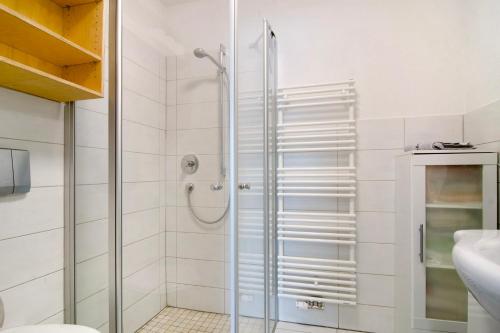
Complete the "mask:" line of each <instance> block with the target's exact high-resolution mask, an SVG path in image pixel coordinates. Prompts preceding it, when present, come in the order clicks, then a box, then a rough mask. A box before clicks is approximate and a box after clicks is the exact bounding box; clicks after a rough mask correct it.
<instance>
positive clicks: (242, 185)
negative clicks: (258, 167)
mask: <svg viewBox="0 0 500 333" xmlns="http://www.w3.org/2000/svg"><path fill="white" fill-rule="evenodd" d="M238 188H239V189H240V191H244V190H247V191H248V190H250V189H251V186H250V184H247V183H241V184H239V185H238Z"/></svg>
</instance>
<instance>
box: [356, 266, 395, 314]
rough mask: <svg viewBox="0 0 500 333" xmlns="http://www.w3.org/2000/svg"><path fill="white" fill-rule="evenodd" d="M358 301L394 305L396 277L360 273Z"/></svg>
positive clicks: (366, 303) (365, 303)
mask: <svg viewBox="0 0 500 333" xmlns="http://www.w3.org/2000/svg"><path fill="white" fill-rule="evenodd" d="M357 277H358V303H360V304H364V305H379V306H387V307H394V277H393V276H387V275H373V274H358V275H357Z"/></svg>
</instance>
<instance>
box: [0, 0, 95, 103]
mask: <svg viewBox="0 0 500 333" xmlns="http://www.w3.org/2000/svg"><path fill="white" fill-rule="evenodd" d="M103 26H104V13H103V1H102V0H29V1H24V0H22V1H19V0H0V86H3V87H6V88H10V89H14V90H18V91H22V92H25V93H28V94H32V95H35V96H39V97H43V98H47V99H50V100H54V101H59V102H67V101H77V100H82V99H92V98H100V97H102V95H103V72H102V70H103V65H102V61H103V59H102V55H103Z"/></svg>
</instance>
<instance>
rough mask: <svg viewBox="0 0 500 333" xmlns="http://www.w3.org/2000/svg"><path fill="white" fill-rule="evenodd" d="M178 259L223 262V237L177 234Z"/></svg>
mask: <svg viewBox="0 0 500 333" xmlns="http://www.w3.org/2000/svg"><path fill="white" fill-rule="evenodd" d="M177 256H178V257H179V258H188V259H202V260H219V261H224V236H222V235H208V234H195V233H183V232H179V233H177Z"/></svg>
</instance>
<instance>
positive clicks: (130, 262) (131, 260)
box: [123, 235, 160, 278]
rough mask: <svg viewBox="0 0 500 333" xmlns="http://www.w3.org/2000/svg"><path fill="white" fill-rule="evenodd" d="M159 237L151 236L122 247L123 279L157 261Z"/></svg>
mask: <svg viewBox="0 0 500 333" xmlns="http://www.w3.org/2000/svg"><path fill="white" fill-rule="evenodd" d="M159 240H160V239H159V236H158V235H156V236H153V237H150V238H146V239H143V240H141V241H138V242H135V243H132V244H129V245H127V246H124V247H123V277H124V278H126V277H128V276H130V275H132V274H134V273H135V272H138V271H139V270H141V269H142V268H144V267H146V266H148V265H150V264H152V263H153V262H156V261H158V259H159V256H158V247H159Z"/></svg>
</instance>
